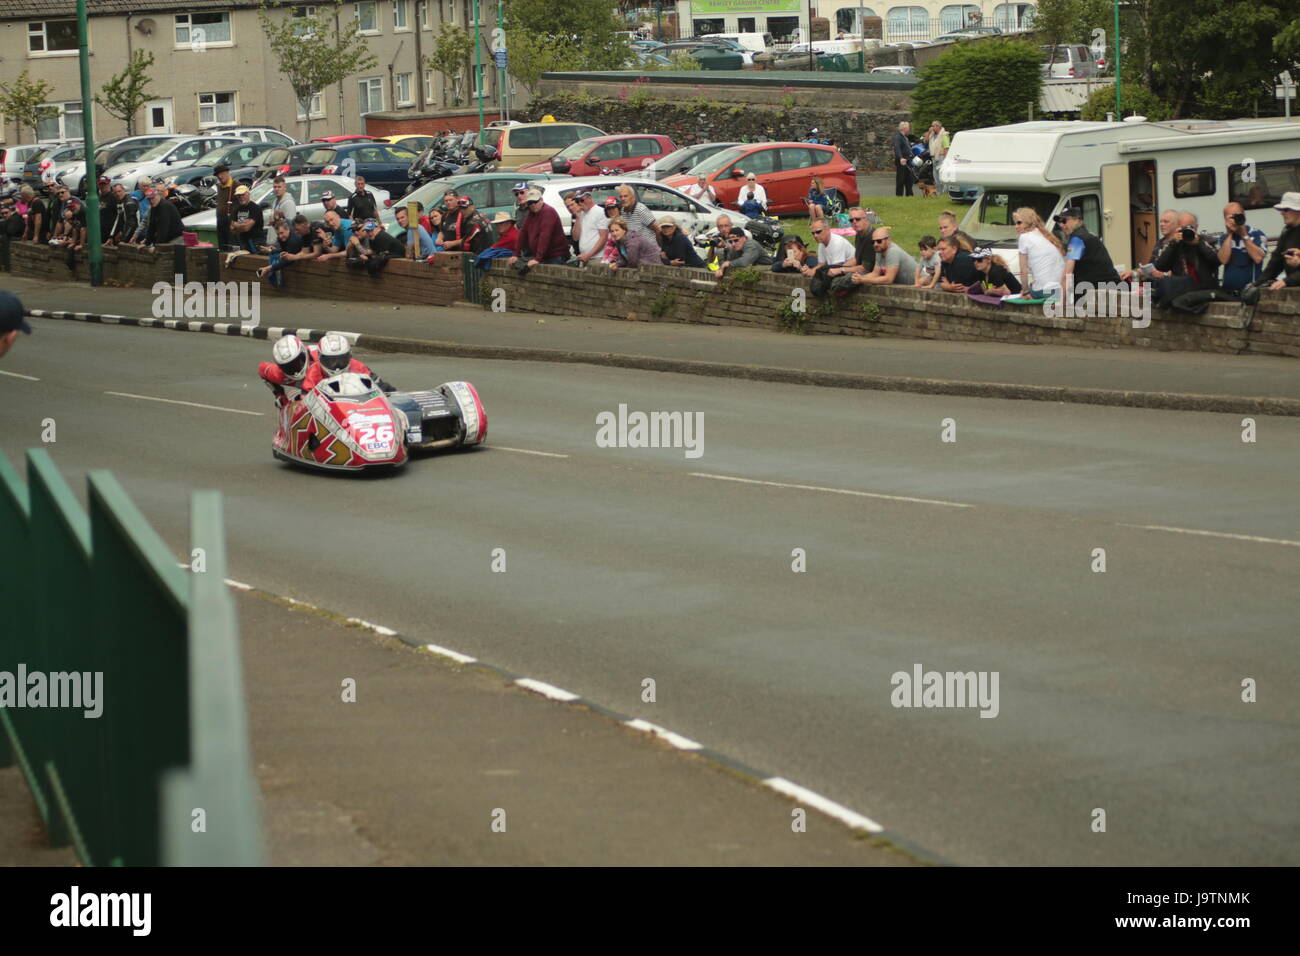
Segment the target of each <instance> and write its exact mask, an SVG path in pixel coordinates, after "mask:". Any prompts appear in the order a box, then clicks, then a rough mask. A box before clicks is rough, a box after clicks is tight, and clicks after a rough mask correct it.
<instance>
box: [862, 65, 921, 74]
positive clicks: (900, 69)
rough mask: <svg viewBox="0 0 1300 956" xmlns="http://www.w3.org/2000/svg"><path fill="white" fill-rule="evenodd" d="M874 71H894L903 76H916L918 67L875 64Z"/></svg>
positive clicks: (872, 70) (872, 69)
mask: <svg viewBox="0 0 1300 956" xmlns="http://www.w3.org/2000/svg"><path fill="white" fill-rule="evenodd" d="M871 72H872V73H893V74H895V75H901V76H915V75H916V67H914V66H873V67H872V68H871Z"/></svg>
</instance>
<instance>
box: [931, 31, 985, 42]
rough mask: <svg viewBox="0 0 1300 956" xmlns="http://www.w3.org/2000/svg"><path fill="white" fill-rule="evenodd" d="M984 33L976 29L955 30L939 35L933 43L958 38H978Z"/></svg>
mask: <svg viewBox="0 0 1300 956" xmlns="http://www.w3.org/2000/svg"><path fill="white" fill-rule="evenodd" d="M981 36H983V34H980V33H976V32H975V31H974V30H954V31H953V32H951V33H945V34H944V35H943V36H937V37H935V38H934V39H933V40H931V41H930V42H931V43H950V42H955V41H957V40H977V39H979V38H980V37H981Z"/></svg>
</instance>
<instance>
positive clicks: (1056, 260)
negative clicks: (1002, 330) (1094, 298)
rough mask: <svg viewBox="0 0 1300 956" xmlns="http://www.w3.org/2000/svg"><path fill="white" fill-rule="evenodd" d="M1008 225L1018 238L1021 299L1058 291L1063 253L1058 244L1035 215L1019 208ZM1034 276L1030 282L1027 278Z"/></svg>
mask: <svg viewBox="0 0 1300 956" xmlns="http://www.w3.org/2000/svg"><path fill="white" fill-rule="evenodd" d="M1011 221H1012V223H1013V224H1014V225H1015V227H1016V233H1017V234H1018V235H1019V236H1020V239H1019V241H1018V242H1017V244H1016V245H1017V248H1018V249H1019V252H1020V286H1021V288H1022V289H1024V291H1023V292H1021V293H1020V295H1021V298H1025V299H1042V298H1045V297H1046V296H1049V295H1051V294H1053V293H1058V292H1060V291H1061V274H1062V273H1063V272H1064V271H1065V250H1064V249H1062V248H1061V243H1060V241H1059V240H1058V239H1057V238H1056V237H1055V236H1054V235H1052V234H1051V233H1050V232H1048V231H1047V228H1046V227H1045V226H1044V225H1043V220H1042V218H1041V217H1040V216H1039V215H1038V213H1037V212H1036V211H1035V210H1033V209H1031V208H1029V207H1028V206H1022V207H1021V208H1019V209H1017V210H1016V211H1015V212H1014V213H1012V214H1011ZM1031 274H1032V275H1033V277H1034V279H1033V282H1030V281H1029V276H1030V275H1031Z"/></svg>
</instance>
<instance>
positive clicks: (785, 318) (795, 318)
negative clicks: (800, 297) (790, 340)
mask: <svg viewBox="0 0 1300 956" xmlns="http://www.w3.org/2000/svg"><path fill="white" fill-rule="evenodd" d="M776 324H777V327H778V328H779V329H781V331H782V332H789V333H791V334H792V335H807V334H808V332H809V329H808V313H807V312H805V311H804V310H802V309H796V308H795V307H794V297H793V296H791V297H790V298H788V299H786V300H785V301H784V302H782V303H781V308H779V309H777V312H776Z"/></svg>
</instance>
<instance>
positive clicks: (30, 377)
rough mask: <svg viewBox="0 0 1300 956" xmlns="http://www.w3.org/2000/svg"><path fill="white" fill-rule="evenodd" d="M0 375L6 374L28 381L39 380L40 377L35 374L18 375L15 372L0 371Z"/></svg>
mask: <svg viewBox="0 0 1300 956" xmlns="http://www.w3.org/2000/svg"><path fill="white" fill-rule="evenodd" d="M0 375H8V376H9V377H10V378H25V379H27V381H29V382H39V381H40V379H39V378H37V377H36V376H35V375H19V374H18V373H17V372H0Z"/></svg>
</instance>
